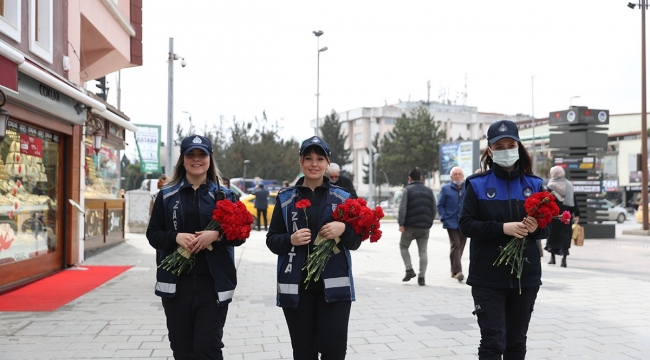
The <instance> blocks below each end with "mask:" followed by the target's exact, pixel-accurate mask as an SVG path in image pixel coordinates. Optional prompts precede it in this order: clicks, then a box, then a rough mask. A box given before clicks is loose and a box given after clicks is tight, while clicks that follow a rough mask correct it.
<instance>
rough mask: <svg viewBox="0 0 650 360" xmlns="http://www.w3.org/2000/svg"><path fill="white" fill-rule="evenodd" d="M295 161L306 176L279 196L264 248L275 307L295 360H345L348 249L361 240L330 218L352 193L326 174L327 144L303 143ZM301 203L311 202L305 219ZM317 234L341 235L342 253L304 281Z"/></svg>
mask: <svg viewBox="0 0 650 360" xmlns="http://www.w3.org/2000/svg"><path fill="white" fill-rule="evenodd" d="M299 163H300V168H301V170H302V172H303V174H305V176H304V177H302V178H300V179H299V180H298V182H297V183H296V185H295V186H290V187H287V188H283V189H282V190H280V192H279V193H278V196H277V198H276V204H275V208H274V209H273V215H272V218H271V224H270V227H269V232H268V233H267V235H266V245H267V246H268V248H269V249H270V250H271V251H272V252H273V253H274V254H276V255H278V268H277V270H278V277H277V279H278V286H277V291H278V293H277V305H278V306H280V307H282V311H283V312H284V317H285V319H286V321H287V326H288V327H289V335H290V336H291V346H292V348H293V358H294V359H296V360H317V359H318V353H320V354H321V355H322V359H328V360H331V359H345V353H346V349H347V339H348V321H349V318H350V308H351V306H352V301H354V300H355V298H354V282H353V280H352V263H351V257H350V250H356V249H358V248H359V246H360V245H361V237H360V236H359V235H358V234H356V233H355V232H354V229H353V228H352V226H351V225H349V224H346V223H343V222H340V221H334V219H333V217H332V211H333V210H334V209H335V208H336V206H337V205H338V204H341V203H343V202H345V200H346V199H347V198H349V197H350V193H349V192H347V191H346V190H345V189H343V188H340V187H338V186H334V185H332V184H331V182H330V180H329V179H328V178H327V177H326V176H324V174H325V170H326V169H327V166H328V165H329V163H330V147H329V145H328V144H327V143H326V142H325V141H324V140H323V139H321V138H319V137H318V136H314V137H311V138H309V139H307V140H305V141H304V142H303V143H302V146H301V147H300V159H299ZM303 199H308V200H309V201H310V202H311V206H309V207H308V208H306V209H305V211H306V216H305V211H303V210H302V209H297V208H296V202H297V201H300V200H303ZM319 233H320V234H321V235H322V236H324V237H325V238H327V239H332V238H335V237H337V236H338V237H340V239H341V240H340V242H339V243H338V244H337V245H336V246H337V247H338V249H339V250H340V252H339V253H338V254H334V255H332V256H331V257H330V258H329V260H328V262H327V265H326V266H325V269H324V270H323V273H322V275H321V278H320V279H319V280H318V281H314V280H313V279H312V280H310V281H308V282H307V283H305V279H306V275H307V272H306V271H305V270H302V268H303V267H304V265H305V263H306V261H307V256H308V255H309V254H310V253H311V252H313V251H314V245H313V241H314V239H316V235H318V234H319Z"/></svg>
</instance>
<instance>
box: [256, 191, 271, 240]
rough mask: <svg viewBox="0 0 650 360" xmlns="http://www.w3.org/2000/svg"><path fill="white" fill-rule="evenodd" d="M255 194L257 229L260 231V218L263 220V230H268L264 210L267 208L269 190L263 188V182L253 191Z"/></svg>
mask: <svg viewBox="0 0 650 360" xmlns="http://www.w3.org/2000/svg"><path fill="white" fill-rule="evenodd" d="M253 195H255V204H254V205H255V209H256V210H257V231H260V226H262V219H263V220H264V231H268V230H269V226H268V223H267V222H268V220H267V219H266V210H267V209H268V208H269V191H268V190H266V189H265V188H264V184H259V185H257V186H256V187H255V191H253Z"/></svg>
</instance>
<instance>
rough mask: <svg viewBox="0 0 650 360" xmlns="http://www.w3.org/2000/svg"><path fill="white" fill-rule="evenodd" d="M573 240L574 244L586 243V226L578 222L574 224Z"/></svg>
mask: <svg viewBox="0 0 650 360" xmlns="http://www.w3.org/2000/svg"><path fill="white" fill-rule="evenodd" d="M571 230H572V232H571V240H572V242H573V245H575V246H582V245H584V243H585V228H583V227H582V226H580V225H578V224H573V226H572V228H571Z"/></svg>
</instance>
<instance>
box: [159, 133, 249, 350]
mask: <svg viewBox="0 0 650 360" xmlns="http://www.w3.org/2000/svg"><path fill="white" fill-rule="evenodd" d="M181 155H182V156H181V157H180V158H179V159H178V162H177V163H176V166H175V167H174V173H173V176H172V179H171V181H170V182H169V184H168V185H167V186H165V187H163V189H162V190H161V194H160V196H157V197H156V201H155V203H154V206H153V212H152V214H151V220H150V221H149V227H148V228H147V239H148V240H149V243H150V244H151V246H153V247H154V248H155V249H156V250H158V251H157V259H156V262H157V264H158V265H160V263H161V261H162V260H163V259H165V258H166V257H167V256H168V255H170V254H172V253H174V252H175V251H176V249H177V247H178V246H181V247H183V248H185V249H187V250H188V251H190V252H191V253H192V254H195V264H194V266H193V267H191V268H190V269H189V271H187V272H183V273H181V274H180V275H179V276H177V275H174V274H172V273H171V272H169V271H167V270H164V269H163V268H158V270H157V273H156V280H157V282H156V290H155V293H156V295H158V296H160V297H161V298H162V305H163V308H164V310H165V316H166V317H167V331H168V334H169V336H168V337H169V341H170V343H171V349H172V351H173V353H174V358H175V359H197V358H201V359H223V355H222V350H221V349H222V348H223V347H224V344H223V342H222V338H223V327H224V324H225V323H226V315H227V313H228V304H229V303H230V302H231V301H232V297H233V293H234V291H235V286H236V285H237V274H236V269H235V258H234V249H233V246H239V245H241V244H243V243H244V240H234V241H230V240H229V241H227V242H226V241H219V239H220V237H221V235H222V234H220V232H219V231H203V229H205V228H206V227H207V226H208V224H209V223H210V222H211V220H212V211H213V210H214V209H215V203H216V201H217V200H218V199H219V198H225V199H230V200H232V201H234V195H233V193H232V192H231V191H230V190H229V189H227V188H225V187H223V186H221V185H219V180H218V177H219V176H220V174H219V169H218V168H217V164H216V162H215V160H214V157H213V155H212V144H211V143H210V140H208V139H207V138H205V137H203V136H200V135H192V136H188V137H186V138H185V139H183V141H182V143H181ZM208 245H212V250H211V251H208V250H206V248H207V247H208Z"/></svg>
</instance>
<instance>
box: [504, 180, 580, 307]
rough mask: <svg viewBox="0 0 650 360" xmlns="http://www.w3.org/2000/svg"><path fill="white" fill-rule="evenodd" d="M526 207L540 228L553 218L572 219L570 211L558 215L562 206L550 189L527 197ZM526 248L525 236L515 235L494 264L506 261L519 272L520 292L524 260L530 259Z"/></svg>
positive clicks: (565, 221)
mask: <svg viewBox="0 0 650 360" xmlns="http://www.w3.org/2000/svg"><path fill="white" fill-rule="evenodd" d="M524 209H525V210H526V214H527V215H528V216H529V217H533V218H535V219H536V220H537V227H539V228H540V229H543V228H545V227H546V225H548V224H550V223H551V221H552V220H553V219H559V220H560V221H562V222H563V223H564V224H568V223H569V222H570V221H571V214H570V213H569V212H568V211H564V212H563V213H562V215H558V214H559V212H560V208H559V207H558V206H557V204H556V203H555V196H553V194H552V193H551V192H548V191H542V192H537V193H534V194H532V195H531V196H529V197H528V198H526V201H525V202H524ZM525 248H526V237H525V236H524V237H523V238H521V239H519V238H516V237H513V238H512V239H510V240H509V241H508V242H507V243H506V246H502V247H501V248H500V249H499V251H500V253H499V256H498V257H497V259H496V260H495V261H494V263H493V264H492V265H495V266H499V265H501V264H504V263H505V265H510V267H511V271H510V273H511V274H512V273H514V272H517V279H518V280H519V294H521V273H522V272H523V269H524V262H528V259H527V258H526V257H525V256H524V249H525Z"/></svg>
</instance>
